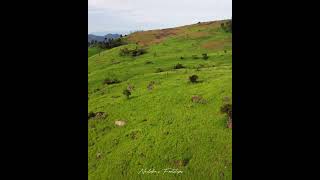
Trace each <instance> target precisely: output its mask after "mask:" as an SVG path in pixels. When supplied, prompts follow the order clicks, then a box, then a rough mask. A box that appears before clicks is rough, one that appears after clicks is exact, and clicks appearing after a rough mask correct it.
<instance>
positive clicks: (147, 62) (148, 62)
mask: <svg viewBox="0 0 320 180" xmlns="http://www.w3.org/2000/svg"><path fill="white" fill-rule="evenodd" d="M144 64H153V62H152V61H146V62H145V63H144Z"/></svg>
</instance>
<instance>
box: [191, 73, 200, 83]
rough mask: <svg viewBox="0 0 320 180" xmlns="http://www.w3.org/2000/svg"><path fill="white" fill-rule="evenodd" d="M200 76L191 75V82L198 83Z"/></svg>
mask: <svg viewBox="0 0 320 180" xmlns="http://www.w3.org/2000/svg"><path fill="white" fill-rule="evenodd" d="M198 78H199V77H198V76H197V75H192V76H190V77H189V80H190V82H192V83H196V82H197V80H198Z"/></svg>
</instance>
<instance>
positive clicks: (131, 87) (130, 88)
mask: <svg viewBox="0 0 320 180" xmlns="http://www.w3.org/2000/svg"><path fill="white" fill-rule="evenodd" d="M127 89H128V90H129V91H130V92H131V91H133V90H134V85H131V84H129V85H128V87H127Z"/></svg>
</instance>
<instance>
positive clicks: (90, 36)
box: [88, 34, 120, 42]
mask: <svg viewBox="0 0 320 180" xmlns="http://www.w3.org/2000/svg"><path fill="white" fill-rule="evenodd" d="M119 37H120V34H107V35H105V36H96V35H93V34H88V42H91V41H92V40H94V41H98V42H101V41H104V40H105V38H107V39H117V38H119Z"/></svg>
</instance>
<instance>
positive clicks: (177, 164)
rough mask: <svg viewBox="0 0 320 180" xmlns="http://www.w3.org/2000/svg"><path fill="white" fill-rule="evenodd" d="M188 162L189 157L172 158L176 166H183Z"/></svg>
mask: <svg viewBox="0 0 320 180" xmlns="http://www.w3.org/2000/svg"><path fill="white" fill-rule="evenodd" d="M188 163H189V159H182V160H174V161H173V164H174V165H175V166H176V167H185V166H187V165H188Z"/></svg>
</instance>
